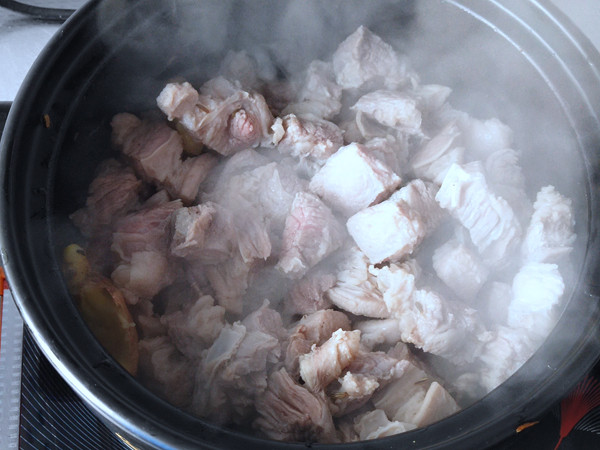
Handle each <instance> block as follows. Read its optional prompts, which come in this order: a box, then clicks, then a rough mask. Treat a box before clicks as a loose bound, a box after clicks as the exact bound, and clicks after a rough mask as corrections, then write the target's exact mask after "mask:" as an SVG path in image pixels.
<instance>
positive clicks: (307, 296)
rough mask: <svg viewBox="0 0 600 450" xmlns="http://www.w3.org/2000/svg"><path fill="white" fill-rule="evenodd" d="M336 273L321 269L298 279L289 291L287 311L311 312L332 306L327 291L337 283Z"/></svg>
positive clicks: (289, 312)
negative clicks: (325, 271)
mask: <svg viewBox="0 0 600 450" xmlns="http://www.w3.org/2000/svg"><path fill="white" fill-rule="evenodd" d="M336 281H337V280H336V277H335V275H333V274H331V273H324V272H321V271H319V270H315V271H311V272H309V273H308V274H306V275H305V276H304V277H303V278H301V279H300V280H298V281H296V282H295V283H294V284H293V285H292V286H291V287H290V289H289V291H288V292H287V295H286V298H285V306H284V308H285V311H286V312H287V313H288V314H292V315H293V314H311V313H314V312H317V311H319V310H322V309H328V308H330V307H331V305H332V304H331V300H329V299H328V298H326V297H325V292H326V291H327V290H328V289H330V288H332V287H333V286H334V285H335V283H336Z"/></svg>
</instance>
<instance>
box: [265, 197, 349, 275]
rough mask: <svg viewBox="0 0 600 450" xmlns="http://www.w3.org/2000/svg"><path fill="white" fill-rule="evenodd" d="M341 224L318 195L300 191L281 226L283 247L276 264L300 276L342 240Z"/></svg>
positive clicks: (342, 229)
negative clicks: (283, 225) (282, 227)
mask: <svg viewBox="0 0 600 450" xmlns="http://www.w3.org/2000/svg"><path fill="white" fill-rule="evenodd" d="M344 237H345V232H344V228H343V226H342V224H341V223H340V222H339V221H338V220H337V218H336V217H335V216H334V215H333V213H332V212H331V210H330V209H329V208H328V207H327V205H325V204H324V203H323V202H322V201H321V200H319V198H318V197H316V196H315V195H313V194H310V193H308V192H299V193H297V194H296V197H295V198H294V202H293V203H292V208H291V210H290V214H289V216H288V217H287V219H286V221H285V228H284V230H283V248H282V252H281V256H280V259H279V262H278V263H277V267H278V268H279V270H281V271H282V272H283V273H285V274H287V275H288V276H290V277H292V278H300V277H302V276H303V275H304V274H306V272H307V271H308V270H309V269H310V268H311V267H313V266H314V265H316V264H317V263H318V262H320V261H321V260H322V259H324V258H325V257H327V256H328V255H330V254H331V253H332V252H334V251H335V250H337V249H338V248H339V247H340V246H341V245H342V243H343V242H344Z"/></svg>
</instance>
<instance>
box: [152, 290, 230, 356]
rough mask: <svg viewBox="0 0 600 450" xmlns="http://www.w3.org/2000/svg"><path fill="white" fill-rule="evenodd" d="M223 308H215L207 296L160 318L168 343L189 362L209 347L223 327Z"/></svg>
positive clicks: (213, 302)
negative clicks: (168, 338) (168, 339)
mask: <svg viewBox="0 0 600 450" xmlns="http://www.w3.org/2000/svg"><path fill="white" fill-rule="evenodd" d="M224 317H225V308H223V307H222V306H218V305H215V301H214V299H213V298H212V297H211V296H210V295H203V296H201V297H200V298H199V299H198V300H196V301H195V302H194V303H193V304H192V305H190V306H189V307H186V308H183V309H181V310H178V311H175V312H172V313H170V314H165V315H163V316H162V317H161V318H160V321H161V323H162V324H163V325H164V326H165V327H166V329H167V332H168V335H169V337H170V338H171V342H172V343H173V344H174V345H175V347H176V348H177V350H179V351H180V352H181V353H182V354H184V355H185V356H187V357H188V358H190V359H197V358H199V357H200V355H201V352H202V351H203V350H204V349H206V348H207V347H209V346H210V345H212V343H213V342H214V340H215V339H216V338H217V336H219V333H220V332H221V329H222V328H223V327H224V326H225V319H224Z"/></svg>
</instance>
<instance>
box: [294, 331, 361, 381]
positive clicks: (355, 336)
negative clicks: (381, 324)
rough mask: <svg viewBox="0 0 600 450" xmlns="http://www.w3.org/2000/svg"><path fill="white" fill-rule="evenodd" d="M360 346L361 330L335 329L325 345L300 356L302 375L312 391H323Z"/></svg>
mask: <svg viewBox="0 0 600 450" xmlns="http://www.w3.org/2000/svg"><path fill="white" fill-rule="evenodd" d="M359 347H360V331H344V330H342V329H339V330H337V331H334V332H333V334H332V335H331V337H330V338H329V339H328V340H327V341H326V342H325V343H323V345H321V346H319V347H313V349H312V350H311V351H310V353H307V354H305V355H301V356H300V358H299V363H300V377H301V378H302V380H304V383H305V384H306V386H307V387H308V389H310V390H311V391H312V392H319V391H322V390H323V389H324V388H325V387H326V386H327V385H328V384H329V383H331V382H332V381H333V380H335V379H337V378H338V377H339V376H340V375H341V373H342V371H343V370H344V369H345V368H346V367H347V366H348V364H350V363H351V362H352V361H353V360H354V358H356V355H357V353H358V351H359Z"/></svg>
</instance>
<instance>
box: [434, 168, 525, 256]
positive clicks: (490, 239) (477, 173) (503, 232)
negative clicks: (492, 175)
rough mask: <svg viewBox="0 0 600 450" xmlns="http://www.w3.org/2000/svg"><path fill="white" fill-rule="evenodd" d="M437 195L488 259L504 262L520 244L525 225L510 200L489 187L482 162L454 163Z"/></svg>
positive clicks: (439, 201) (441, 204) (437, 198)
mask: <svg viewBox="0 0 600 450" xmlns="http://www.w3.org/2000/svg"><path fill="white" fill-rule="evenodd" d="M435 199H436V200H437V202H438V203H439V204H440V206H441V207H442V208H444V209H447V210H448V211H449V212H450V213H451V214H452V216H453V217H455V218H456V219H457V220H458V221H459V222H460V223H461V224H462V225H463V226H464V227H465V228H466V229H467V230H469V234H470V236H471V240H472V241H473V243H474V244H475V245H476V246H477V248H478V250H479V253H480V254H481V256H482V258H483V260H484V262H485V263H487V264H490V265H494V264H498V263H501V262H504V261H505V259H506V258H507V257H508V256H509V255H510V254H511V253H512V252H513V250H514V249H515V248H516V246H518V245H519V242H520V238H521V225H520V224H519V222H518V220H517V218H516V217H515V215H514V213H513V211H512V209H511V207H510V206H509V205H508V203H507V202H506V201H505V200H504V199H503V198H499V197H496V196H495V195H494V194H493V193H492V192H491V191H490V190H489V188H488V186H487V183H486V180H485V176H484V174H483V168H482V167H481V165H480V164H479V163H469V164H465V165H464V166H460V165H458V164H453V165H452V166H451V167H450V169H449V170H448V173H447V175H446V177H445V178H444V182H443V183H442V186H441V187H440V190H439V191H438V193H437V195H436V197H435Z"/></svg>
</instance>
